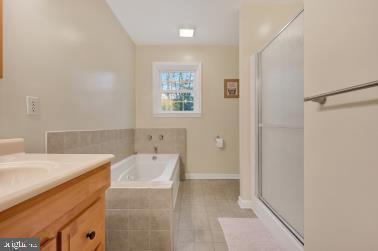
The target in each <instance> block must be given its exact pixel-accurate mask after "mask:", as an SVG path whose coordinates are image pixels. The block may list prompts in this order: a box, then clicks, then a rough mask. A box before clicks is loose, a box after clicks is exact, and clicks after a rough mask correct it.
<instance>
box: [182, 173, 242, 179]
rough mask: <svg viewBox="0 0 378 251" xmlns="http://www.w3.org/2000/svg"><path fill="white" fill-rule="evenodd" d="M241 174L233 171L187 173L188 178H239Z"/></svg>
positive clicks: (186, 177)
mask: <svg viewBox="0 0 378 251" xmlns="http://www.w3.org/2000/svg"><path fill="white" fill-rule="evenodd" d="M239 177H240V176H239V174H233V173H186V174H185V179H187V180H238V179H239Z"/></svg>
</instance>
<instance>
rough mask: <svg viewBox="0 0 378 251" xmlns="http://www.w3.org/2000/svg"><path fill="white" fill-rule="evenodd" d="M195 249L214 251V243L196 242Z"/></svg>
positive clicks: (197, 250)
mask: <svg viewBox="0 0 378 251" xmlns="http://www.w3.org/2000/svg"><path fill="white" fill-rule="evenodd" d="M194 250H195V251H214V245H213V243H212V242H196V243H194Z"/></svg>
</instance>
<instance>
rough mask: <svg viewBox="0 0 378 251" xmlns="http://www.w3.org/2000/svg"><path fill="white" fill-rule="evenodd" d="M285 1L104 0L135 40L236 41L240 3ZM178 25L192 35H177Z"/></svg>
mask: <svg viewBox="0 0 378 251" xmlns="http://www.w3.org/2000/svg"><path fill="white" fill-rule="evenodd" d="M288 1H293V0H107V2H108V4H109V6H110V7H111V9H112V10H113V12H114V14H115V15H116V17H117V18H118V20H119V21H120V22H121V24H122V25H123V27H124V28H125V30H126V31H127V32H128V34H129V35H130V36H131V38H132V39H133V40H134V42H135V43H136V44H180V43H185V44H237V43H238V9H239V7H240V5H241V4H243V3H249V2H277V3H283V2H288ZM181 26H185V27H186V26H189V27H194V28H195V29H196V31H195V36H194V38H180V37H179V36H178V29H179V27H181Z"/></svg>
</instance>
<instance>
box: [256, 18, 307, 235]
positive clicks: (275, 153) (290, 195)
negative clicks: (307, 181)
mask: <svg viewBox="0 0 378 251" xmlns="http://www.w3.org/2000/svg"><path fill="white" fill-rule="evenodd" d="M303 61H304V60H303V12H302V13H301V14H299V15H298V16H297V17H296V18H295V19H294V20H293V21H292V22H291V23H290V24H288V25H287V26H286V27H285V29H284V30H283V31H282V32H281V33H280V34H279V35H278V36H277V37H276V38H275V39H274V40H273V41H272V42H271V43H269V44H268V46H266V47H265V48H264V49H263V50H262V51H261V52H260V53H259V54H258V72H259V78H258V90H259V99H258V100H259V119H258V123H259V124H258V128H259V144H258V149H259V179H258V183H259V198H260V200H262V201H263V202H264V203H265V204H266V205H267V206H268V208H270V209H271V211H272V212H273V213H274V214H275V215H276V216H277V217H278V218H279V219H280V220H281V221H282V222H283V223H284V224H285V225H286V226H287V227H288V228H289V230H290V231H292V232H293V233H294V234H295V235H296V236H297V238H298V239H299V240H300V241H302V242H303V238H304V237H303V232H304V226H303V225H304V223H303V221H304V219H303V217H304V187H303V180H304V177H303V175H304V173H303V169H304V168H303V155H304V152H303V124H304V121H303V81H304V80H303V79H304V76H303V75H304V74H303Z"/></svg>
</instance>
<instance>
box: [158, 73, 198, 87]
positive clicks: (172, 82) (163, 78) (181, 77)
mask: <svg viewBox="0 0 378 251" xmlns="http://www.w3.org/2000/svg"><path fill="white" fill-rule="evenodd" d="M194 80H195V73H194V72H190V71H185V72H161V73H160V82H161V87H160V89H161V91H162V92H166V91H192V90H193V82H194Z"/></svg>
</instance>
